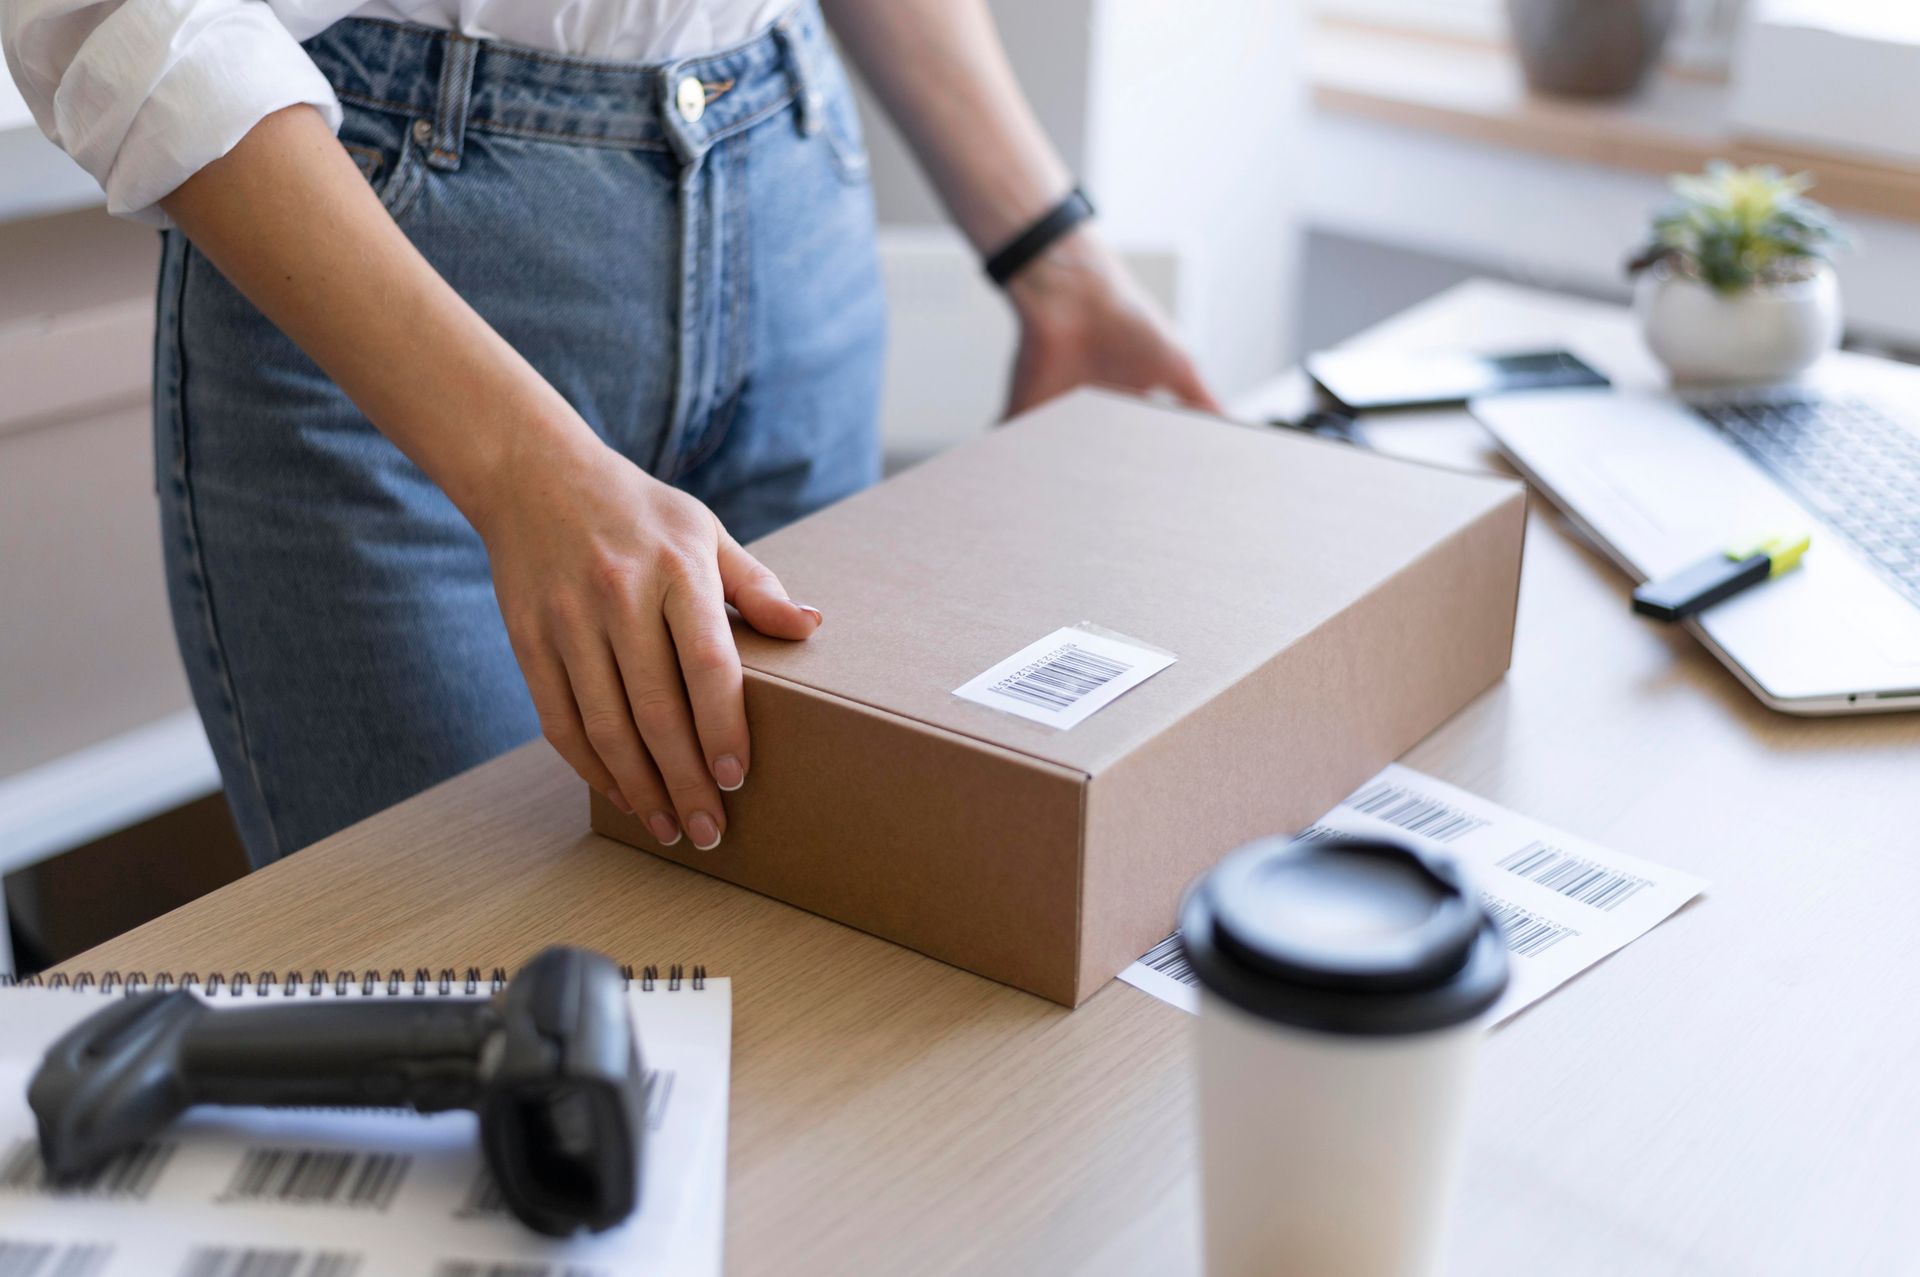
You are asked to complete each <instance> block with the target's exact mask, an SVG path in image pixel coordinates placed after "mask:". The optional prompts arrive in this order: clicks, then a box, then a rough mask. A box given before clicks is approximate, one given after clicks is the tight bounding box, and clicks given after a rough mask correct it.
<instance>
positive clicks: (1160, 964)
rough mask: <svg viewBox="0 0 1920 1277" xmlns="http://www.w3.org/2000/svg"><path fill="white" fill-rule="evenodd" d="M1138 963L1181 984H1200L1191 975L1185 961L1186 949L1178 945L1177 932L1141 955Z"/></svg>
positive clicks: (1190, 967) (1193, 975) (1189, 966)
mask: <svg viewBox="0 0 1920 1277" xmlns="http://www.w3.org/2000/svg"><path fill="white" fill-rule="evenodd" d="M1140 961H1141V962H1143V963H1145V964H1146V965H1147V966H1149V967H1152V968H1153V969H1154V970H1155V971H1158V972H1159V973H1160V974H1161V975H1164V976H1171V977H1172V978H1173V979H1175V980H1178V981H1179V982H1180V983H1181V984H1198V983H1199V982H1200V977H1198V976H1196V975H1195V974H1194V973H1193V965H1192V964H1191V963H1189V962H1188V961H1187V947H1186V946H1185V945H1183V944H1181V943H1180V933H1179V932H1178V931H1176V932H1174V933H1173V934H1172V935H1170V936H1168V937H1167V938H1166V939H1165V940H1162V941H1161V942H1160V943H1159V944H1157V945H1155V946H1153V948H1151V949H1149V950H1147V951H1146V952H1145V953H1143V954H1141V955H1140Z"/></svg>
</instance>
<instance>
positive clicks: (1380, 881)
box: [1180, 838, 1507, 1035]
mask: <svg viewBox="0 0 1920 1277" xmlns="http://www.w3.org/2000/svg"><path fill="white" fill-rule="evenodd" d="M1180 912H1181V917H1180V929H1181V934H1182V937H1183V943H1184V944H1185V946H1186V951H1187V958H1188V960H1189V961H1190V962H1191V963H1192V965H1193V970H1194V974H1195V975H1197V976H1198V977H1199V980H1200V983H1201V985H1202V986H1203V987H1205V988H1206V989H1208V990H1209V991H1210V992H1212V993H1215V994H1218V995H1219V996H1220V997H1222V998H1224V999H1226V1000H1227V1001H1228V1002H1231V1003H1233V1004H1234V1005H1235V1006H1237V1007H1239V1008H1241V1009H1242V1010H1245V1011H1248V1012H1251V1013H1253V1014H1254V1015H1257V1016H1260V1017H1261V1018H1263V1019H1268V1020H1273V1021H1275V1022H1277V1023H1281V1024H1288V1025H1292V1026H1294V1027H1297V1028H1305V1029H1315V1030H1319V1031H1322V1032H1328V1033H1345V1034H1359V1035H1391V1034H1401V1033H1421V1032H1427V1031H1430V1030H1434V1029H1441V1028H1447V1027H1450V1026H1452V1025H1455V1024H1460V1023H1462V1022H1464V1021H1467V1020H1471V1019H1473V1018H1474V1017H1476V1016H1478V1015H1479V1014H1480V1013H1481V1012H1483V1011H1485V1010H1486V1009H1487V1008H1488V1007H1490V1006H1492V1005H1493V1003H1494V1002H1495V1000H1497V999H1498V998H1499V996H1500V994H1501V993H1502V992H1503V991H1504V990H1505V989H1506V987H1507V950H1506V945H1505V944H1504V943H1503V942H1502V939H1501V936H1500V932H1499V929H1498V928H1497V927H1496V926H1495V925H1494V923H1493V921H1492V919H1490V918H1488V917H1487V915H1486V911H1485V910H1484V909H1482V908H1481V907H1480V904H1479V901H1478V900H1477V899H1476V898H1475V897H1474V895H1473V894H1472V893H1471V891H1470V890H1469V888H1468V887H1467V885H1466V882H1465V880H1464V879H1463V877H1462V876H1461V873H1460V870H1459V867H1458V866H1457V865H1456V864H1455V863H1454V861H1453V860H1452V859H1451V858H1450V857H1447V856H1443V855H1435V854H1430V853H1427V852H1423V851H1420V850H1418V849H1416V848H1414V847H1410V846H1406V845H1404V844H1401V843H1397V842H1388V841H1384V840H1372V839H1356V838H1316V839H1298V840H1294V841H1288V840H1287V839H1284V838H1263V839H1261V840H1260V841H1258V842H1254V843H1250V844H1248V845H1247V846H1245V847H1242V848H1241V849H1240V850H1239V851H1236V852H1234V853H1233V854H1232V855H1231V856H1228V857H1227V858H1226V859H1225V860H1223V861H1221V862H1220V864H1219V865H1218V866H1217V867H1215V868H1214V870H1213V871H1212V872H1211V873H1209V874H1207V875H1206V876H1205V877H1204V878H1202V879H1201V880H1200V881H1199V882H1198V883H1196V884H1195V885H1194V887H1193V889H1192V890H1191V891H1189V892H1188V893H1187V899H1186V902H1185V904H1183V905H1182V906H1181V911H1180Z"/></svg>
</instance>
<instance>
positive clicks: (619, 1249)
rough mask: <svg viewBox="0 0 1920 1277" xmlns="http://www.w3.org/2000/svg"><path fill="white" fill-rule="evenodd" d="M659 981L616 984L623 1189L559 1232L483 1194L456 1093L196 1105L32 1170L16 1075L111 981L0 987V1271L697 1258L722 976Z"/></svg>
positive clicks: (577, 1267) (488, 1187)
mask: <svg viewBox="0 0 1920 1277" xmlns="http://www.w3.org/2000/svg"><path fill="white" fill-rule="evenodd" d="M676 984H677V986H678V987H673V988H670V987H669V985H668V983H667V982H665V981H660V982H656V983H655V984H654V986H653V989H652V990H651V991H645V990H643V989H642V988H641V986H640V985H638V984H635V985H634V986H633V987H632V990H631V992H630V993H629V999H630V1002H631V1005H632V1007H633V1012H634V1018H635V1022H636V1024H637V1026H638V1030H639V1034H640V1039H641V1048H642V1053H643V1060H644V1063H645V1065H646V1067H647V1068H648V1070H649V1073H650V1074H651V1082H650V1089H649V1099H648V1131H647V1136H646V1139H647V1147H646V1153H645V1172H644V1179H643V1188H642V1200H641V1206H640V1209H639V1210H638V1211H637V1212H636V1213H635V1215H634V1216H633V1218H632V1219H630V1220H629V1221H627V1222H626V1223H625V1224H623V1225H621V1226H620V1227H618V1228H615V1229H612V1230H610V1231H608V1232H605V1233H601V1234H599V1235H597V1236H590V1237H589V1236H581V1237H577V1238H574V1239H572V1240H569V1241H564V1242H562V1241H556V1240H553V1239H550V1238H544V1237H541V1236H539V1235H538V1234H535V1233H533V1232H532V1231H530V1230H529V1229H527V1228H526V1227H524V1226H523V1225H521V1224H520V1223H519V1222H518V1221H517V1220H515V1219H514V1218H513V1217H512V1216H511V1215H509V1214H507V1213H506V1212H505V1211H504V1210H503V1209H502V1208H501V1206H500V1205H499V1200H498V1194H497V1192H495V1191H494V1190H493V1188H492V1183H491V1179H490V1177H489V1176H487V1175H486V1174H485V1171H484V1168H483V1164H482V1161H481V1156H480V1151H479V1146H478V1143H477V1141H476V1138H475V1127H476V1119H475V1118H474V1116H473V1115H472V1114H470V1113H446V1114H437V1115H434V1116H431V1117H425V1116H420V1115H416V1114H411V1113H399V1112H370V1113H352V1112H347V1111H334V1110H290V1111H269V1110H264V1109H196V1110H193V1111H192V1112H191V1113H189V1114H188V1116H187V1117H186V1118H185V1119H184V1120H183V1121H181V1122H180V1123H178V1124H177V1125H175V1126H174V1127H172V1128H170V1129H169V1130H168V1131H167V1132H165V1133H164V1134H163V1135H162V1136H161V1137H160V1138H158V1139H157V1140H155V1141H154V1142H153V1143H152V1145H150V1146H149V1147H147V1148H145V1149H143V1150H141V1151H140V1152H139V1153H138V1154H137V1155H135V1156H131V1157H124V1158H121V1159H116V1161H115V1162H114V1163H112V1164H110V1165H109V1167H108V1168H106V1170H105V1172H104V1173H103V1174H101V1175H100V1176H98V1177H96V1178H95V1179H94V1181H93V1182H92V1184H91V1185H90V1186H83V1187H81V1188H66V1189H61V1190H49V1189H47V1187H46V1186H45V1182H44V1177H43V1175H42V1174H41V1172H40V1167H39V1157H38V1151H37V1146H36V1144H35V1140H34V1127H33V1118H32V1113H31V1111H30V1110H29V1109H28V1108H27V1105H26V1087H27V1081H28V1079H29V1078H30V1077H31V1075H32V1073H33V1070H34V1068H35V1067H36V1066H37V1064H38V1062H39V1057H40V1054H41V1053H42V1051H44V1049H45V1047H46V1046H47V1044H48V1043H49V1042H51V1041H52V1039H53V1038H54V1037H56V1036H57V1035H58V1034H59V1033H60V1032H62V1031H63V1030H64V1029H66V1028H67V1027H68V1026H70V1025H72V1024H73V1023H75V1022H76V1021H78V1020H79V1019H80V1018H82V1017H83V1016H85V1015H86V1014H88V1013H89V1012H90V1011H92V1010H94V1009H97V1008H98V1007H99V1006H100V1005H102V1002H103V998H104V997H107V996H118V995H102V994H101V993H99V992H74V991H71V990H47V989H31V988H23V989H10V990H0V1273H5V1274H6V1277H388V1275H392V1277H625V1275H626V1274H630V1273H646V1274H661V1275H669V1274H670V1275H673V1277H679V1275H681V1274H686V1275H688V1277H695V1275H700V1277H707V1275H716V1277H717V1274H718V1273H719V1272H720V1268H721V1242H722V1224H723V1217H724V1206H723V1203H724V1197H725V1192H726V1151H727V1089H728V1073H729V1064H730V1057H731V1053H732V1052H731V1040H732V991H731V986H730V985H729V983H728V982H727V981H726V980H705V981H703V987H701V988H697V989H696V988H694V987H693V986H692V983H691V982H690V981H689V982H676ZM273 996H274V997H276V998H277V997H284V996H286V993H285V990H284V989H283V988H279V987H276V988H275V991H274V994H273ZM299 996H301V997H303V998H304V997H306V996H308V994H307V992H306V991H305V990H302V991H301V993H300V994H299ZM323 996H332V994H331V992H330V991H328V992H327V993H326V994H324V995H323ZM348 996H355V997H357V996H362V995H361V994H360V993H359V992H358V991H357V989H356V991H354V992H352V993H350V994H348ZM372 996H376V997H379V996H388V995H387V994H386V993H385V991H384V989H381V990H377V991H376V992H375V993H374V994H373V995H372ZM395 996H400V997H407V996H411V995H410V994H409V993H407V992H405V991H402V992H400V993H399V994H397V995H395ZM214 1000H215V1001H216V1002H219V1003H222V1004H227V1003H230V1002H241V1003H244V1004H252V1003H255V1002H257V1001H258V1000H259V998H258V995H257V994H256V993H253V992H248V993H247V994H246V995H244V996H243V997H242V998H238V999H235V998H233V997H232V995H230V994H224V993H223V994H220V995H218V996H216V998H215V999H214Z"/></svg>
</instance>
